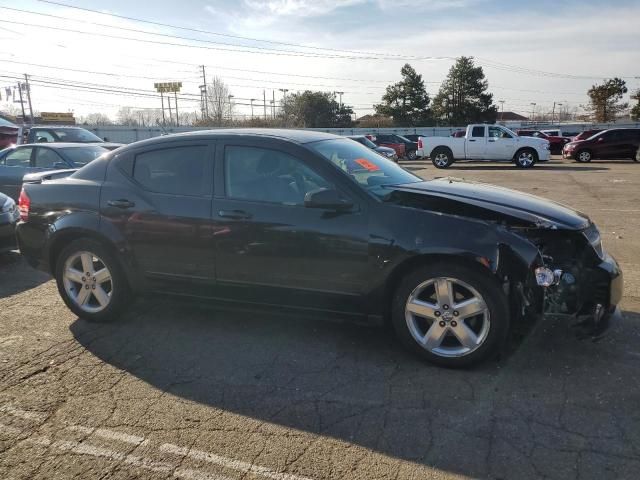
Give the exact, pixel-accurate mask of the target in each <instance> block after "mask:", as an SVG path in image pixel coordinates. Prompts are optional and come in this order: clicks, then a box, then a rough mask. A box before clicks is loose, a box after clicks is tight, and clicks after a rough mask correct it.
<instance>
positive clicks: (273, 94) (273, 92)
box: [271, 90, 276, 119]
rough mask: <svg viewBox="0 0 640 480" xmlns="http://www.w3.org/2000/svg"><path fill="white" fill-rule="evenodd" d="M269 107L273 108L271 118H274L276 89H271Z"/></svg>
mask: <svg viewBox="0 0 640 480" xmlns="http://www.w3.org/2000/svg"><path fill="white" fill-rule="evenodd" d="M271 109H272V110H273V112H272V113H273V118H274V119H275V118H276V91H275V90H271Z"/></svg>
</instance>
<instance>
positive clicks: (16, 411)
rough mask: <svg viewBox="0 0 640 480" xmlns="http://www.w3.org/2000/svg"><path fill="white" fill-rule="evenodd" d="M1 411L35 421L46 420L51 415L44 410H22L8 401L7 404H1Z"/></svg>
mask: <svg viewBox="0 0 640 480" xmlns="http://www.w3.org/2000/svg"><path fill="white" fill-rule="evenodd" d="M0 412H3V413H8V414H9V415H13V416H14V417H18V418H22V419H23V420H31V421H34V422H44V421H45V420H46V419H47V417H48V416H49V415H48V414H47V413H43V412H34V411H31V410H22V409H20V408H16V407H14V406H13V405H10V404H8V403H7V404H5V405H0Z"/></svg>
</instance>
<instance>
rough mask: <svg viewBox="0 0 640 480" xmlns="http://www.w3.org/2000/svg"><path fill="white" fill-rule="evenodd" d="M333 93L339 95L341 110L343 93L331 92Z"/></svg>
mask: <svg viewBox="0 0 640 480" xmlns="http://www.w3.org/2000/svg"><path fill="white" fill-rule="evenodd" d="M333 94H334V95H339V96H340V110H342V95H343V94H344V92H333Z"/></svg>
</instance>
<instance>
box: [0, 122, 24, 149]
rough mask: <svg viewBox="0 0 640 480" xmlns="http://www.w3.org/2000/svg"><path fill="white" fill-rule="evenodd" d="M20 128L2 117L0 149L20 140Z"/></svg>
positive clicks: (0, 123)
mask: <svg viewBox="0 0 640 480" xmlns="http://www.w3.org/2000/svg"><path fill="white" fill-rule="evenodd" d="M19 131H20V128H19V127H18V126H17V125H15V124H14V123H11V122H10V121H9V120H5V119H4V118H2V117H0V149H3V148H6V147H9V146H11V145H14V144H15V143H17V142H18V132H19Z"/></svg>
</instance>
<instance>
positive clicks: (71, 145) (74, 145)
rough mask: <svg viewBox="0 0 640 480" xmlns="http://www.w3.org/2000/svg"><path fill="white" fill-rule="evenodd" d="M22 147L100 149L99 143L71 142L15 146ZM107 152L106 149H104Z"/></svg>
mask: <svg viewBox="0 0 640 480" xmlns="http://www.w3.org/2000/svg"><path fill="white" fill-rule="evenodd" d="M22 147H48V148H53V149H64V148H80V147H102V148H104V147H103V146H102V144H101V143H100V142H90V143H77V142H76V143H71V142H39V143H23V144H22V145H16V148H22ZM104 149H105V150H107V149H106V148H104Z"/></svg>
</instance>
